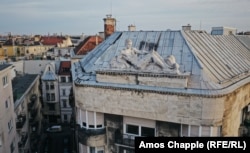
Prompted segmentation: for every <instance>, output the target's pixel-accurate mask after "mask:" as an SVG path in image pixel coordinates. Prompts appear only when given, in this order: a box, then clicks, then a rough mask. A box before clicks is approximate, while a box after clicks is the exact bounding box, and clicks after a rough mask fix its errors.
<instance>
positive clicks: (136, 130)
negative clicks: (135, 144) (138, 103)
mask: <svg viewBox="0 0 250 153" xmlns="http://www.w3.org/2000/svg"><path fill="white" fill-rule="evenodd" d="M126 126H127V127H126V133H129V134H135V135H139V127H138V126H136V125H130V124H127V125H126Z"/></svg>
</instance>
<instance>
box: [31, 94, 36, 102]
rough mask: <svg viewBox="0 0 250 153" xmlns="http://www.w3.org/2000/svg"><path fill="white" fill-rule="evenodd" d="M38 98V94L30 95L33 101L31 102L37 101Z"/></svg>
mask: <svg viewBox="0 0 250 153" xmlns="http://www.w3.org/2000/svg"><path fill="white" fill-rule="evenodd" d="M36 99H37V96H36V94H32V95H31V96H30V101H31V102H35V101H36Z"/></svg>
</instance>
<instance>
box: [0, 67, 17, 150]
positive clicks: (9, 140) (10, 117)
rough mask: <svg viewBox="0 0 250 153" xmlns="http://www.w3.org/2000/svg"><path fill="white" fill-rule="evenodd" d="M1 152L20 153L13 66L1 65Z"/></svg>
mask: <svg viewBox="0 0 250 153" xmlns="http://www.w3.org/2000/svg"><path fill="white" fill-rule="evenodd" d="M0 80H1V81H0V82H1V83H0V99H1V105H0V152H1V153H18V152H19V151H18V141H19V140H18V139H16V118H15V113H14V100H13V94H12V93H13V92H12V82H11V65H9V64H8V65H6V64H1V65H0Z"/></svg>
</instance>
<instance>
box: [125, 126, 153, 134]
mask: <svg viewBox="0 0 250 153" xmlns="http://www.w3.org/2000/svg"><path fill="white" fill-rule="evenodd" d="M126 133H127V134H132V135H138V136H143V137H149V136H152V137H153V136H155V128H152V127H144V126H139V125H132V124H126Z"/></svg>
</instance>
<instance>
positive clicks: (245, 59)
mask: <svg viewBox="0 0 250 153" xmlns="http://www.w3.org/2000/svg"><path fill="white" fill-rule="evenodd" d="M184 34H185V38H186V40H187V41H188V43H189V44H190V46H191V48H192V51H193V53H194V54H196V56H197V57H198V59H199V61H200V62H201V63H202V65H203V66H204V68H205V70H206V75H207V76H208V77H209V78H211V79H212V80H213V81H214V82H216V83H219V84H223V83H226V82H229V84H231V83H233V82H234V81H235V79H236V78H238V77H240V76H244V75H245V76H249V71H250V51H249V50H248V49H247V48H246V47H245V46H244V45H243V44H242V43H241V42H240V41H238V39H237V38H236V37H235V36H234V35H210V34H207V33H206V32H205V31H185V32H184ZM230 82H231V83H230Z"/></svg>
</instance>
